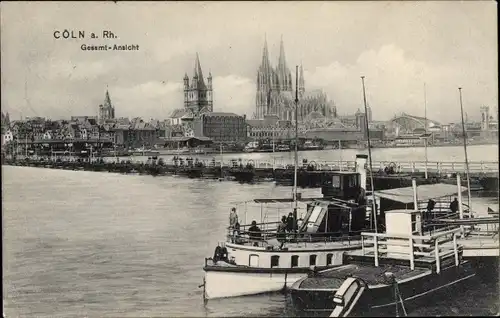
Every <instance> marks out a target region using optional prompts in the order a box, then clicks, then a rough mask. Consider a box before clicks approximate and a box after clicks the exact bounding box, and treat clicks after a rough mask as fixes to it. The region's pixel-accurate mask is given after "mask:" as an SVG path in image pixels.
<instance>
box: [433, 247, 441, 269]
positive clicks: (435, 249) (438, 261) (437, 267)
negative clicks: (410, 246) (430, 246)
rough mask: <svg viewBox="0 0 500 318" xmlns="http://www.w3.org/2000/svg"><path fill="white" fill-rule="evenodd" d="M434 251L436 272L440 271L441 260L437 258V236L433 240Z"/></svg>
mask: <svg viewBox="0 0 500 318" xmlns="http://www.w3.org/2000/svg"><path fill="white" fill-rule="evenodd" d="M434 253H435V254H436V255H435V256H436V273H438V274H439V273H440V272H441V262H440V261H441V260H440V259H439V245H438V240H437V238H436V239H435V240H434Z"/></svg>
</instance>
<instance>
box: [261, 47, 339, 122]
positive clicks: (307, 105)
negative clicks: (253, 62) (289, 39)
mask: <svg viewBox="0 0 500 318" xmlns="http://www.w3.org/2000/svg"><path fill="white" fill-rule="evenodd" d="M294 86H295V76H292V73H291V72H290V69H289V68H288V66H287V63H286V58H285V48H284V45H283V39H281V43H280V54H279V58H278V66H277V67H276V68H274V67H272V66H271V62H270V60H269V51H268V49H267V41H265V42H264V52H263V54H262V62H261V65H260V66H259V68H258V71H257V94H256V97H255V104H256V107H255V113H254V118H255V119H263V118H264V116H266V115H276V116H278V117H279V119H281V120H294V118H295V117H294V116H295V89H294ZM298 97H299V103H298V114H297V118H298V120H299V121H305V120H308V119H309V118H310V117H311V115H312V114H313V113H314V114H315V116H314V117H316V118H317V117H318V116H319V117H323V118H335V117H337V111H336V108H335V106H334V105H333V103H332V102H330V101H329V100H328V98H327V96H326V94H325V93H324V92H322V91H320V90H318V91H314V92H309V93H306V90H305V82H304V72H303V69H302V65H301V66H300V70H299V81H298Z"/></svg>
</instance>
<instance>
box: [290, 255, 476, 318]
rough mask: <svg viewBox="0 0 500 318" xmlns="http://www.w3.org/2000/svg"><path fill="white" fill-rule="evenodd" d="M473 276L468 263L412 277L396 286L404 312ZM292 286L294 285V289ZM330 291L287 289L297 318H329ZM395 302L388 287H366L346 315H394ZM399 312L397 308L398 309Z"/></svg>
mask: <svg viewBox="0 0 500 318" xmlns="http://www.w3.org/2000/svg"><path fill="white" fill-rule="evenodd" d="M474 276H475V271H474V269H473V267H472V266H471V263H470V262H464V263H463V264H461V265H460V266H458V267H457V266H454V265H451V266H448V267H446V268H443V269H442V270H441V273H440V274H437V273H435V272H432V273H429V274H428V275H423V276H420V277H415V278H414V279H411V280H408V281H406V282H400V283H399V284H398V287H399V290H400V293H401V296H402V298H403V299H404V305H405V307H406V309H407V310H408V309H411V308H412V307H413V308H415V306H417V305H418V304H419V303H420V302H422V301H425V300H426V299H428V298H427V297H429V296H430V297H432V295H434V294H435V293H436V292H439V291H441V290H444V289H445V288H449V287H453V286H456V285H457V284H459V283H461V282H463V281H465V280H467V279H470V278H472V277H474ZM294 287H295V286H294ZM335 292H336V290H334V289H322V290H321V289H316V290H311V289H300V288H291V290H290V294H289V297H290V298H291V302H292V304H293V307H294V311H295V312H296V314H297V315H299V316H323V317H325V316H329V315H330V314H331V313H332V311H333V309H334V303H333V296H334V294H335ZM394 309H395V299H394V288H393V286H392V285H385V284H383V285H378V286H370V288H368V289H366V290H365V291H364V293H363V294H362V295H361V297H360V299H359V301H358V303H357V304H356V306H355V307H354V308H353V310H352V311H351V313H350V314H349V316H360V315H362V316H365V315H369V316H386V315H387V314H388V313H391V312H392V314H393V313H394ZM400 310H401V308H400Z"/></svg>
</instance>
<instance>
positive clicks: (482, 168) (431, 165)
mask: <svg viewBox="0 0 500 318" xmlns="http://www.w3.org/2000/svg"><path fill="white" fill-rule="evenodd" d="M247 163H251V164H252V165H253V166H254V167H255V168H275V169H285V168H287V166H288V167H289V166H292V167H293V161H291V160H273V161H271V160H243V164H244V165H246V164H247ZM224 165H229V164H228V163H225V164H224ZM307 165H312V166H314V167H315V170H327V171H328V170H342V171H354V170H355V167H356V163H355V161H340V160H338V161H319V160H318V161H316V160H314V161H313V160H311V161H308V162H307V163H305V164H303V163H302V162H300V163H299V166H300V167H302V166H307ZM426 165H427V172H429V173H438V174H448V173H464V172H465V171H466V170H467V169H466V165H465V163H464V162H454V161H428V162H427V164H426V162H425V161H395V162H390V161H374V162H373V163H372V167H373V170H374V171H378V170H384V169H385V168H386V167H390V166H392V167H393V168H394V171H395V172H408V173H410V172H422V173H423V172H424V171H425V169H426ZM469 171H470V172H471V173H495V172H498V161H472V162H469Z"/></svg>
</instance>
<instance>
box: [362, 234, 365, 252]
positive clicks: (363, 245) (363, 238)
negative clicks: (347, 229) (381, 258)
mask: <svg viewBox="0 0 500 318" xmlns="http://www.w3.org/2000/svg"><path fill="white" fill-rule="evenodd" d="M361 254H363V256H364V255H365V237H364V236H363V235H361Z"/></svg>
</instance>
